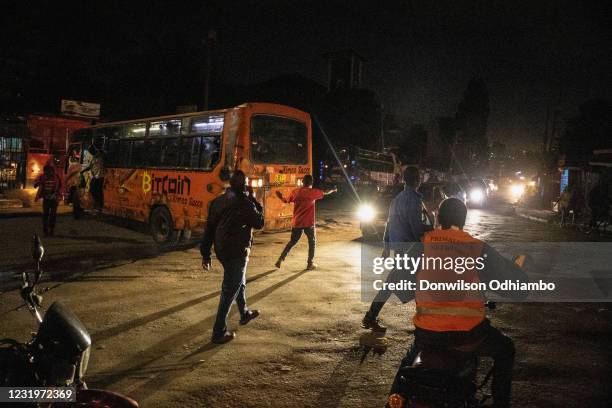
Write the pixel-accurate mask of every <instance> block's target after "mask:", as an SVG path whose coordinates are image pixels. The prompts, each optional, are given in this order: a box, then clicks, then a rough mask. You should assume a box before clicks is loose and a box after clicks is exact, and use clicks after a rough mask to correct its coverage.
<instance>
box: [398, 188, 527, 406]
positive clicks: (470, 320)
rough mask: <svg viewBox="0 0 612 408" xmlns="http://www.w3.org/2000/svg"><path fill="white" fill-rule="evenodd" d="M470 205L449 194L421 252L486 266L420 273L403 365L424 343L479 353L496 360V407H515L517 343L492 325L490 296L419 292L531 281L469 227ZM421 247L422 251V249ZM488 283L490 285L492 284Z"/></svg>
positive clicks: (523, 294) (511, 294)
mask: <svg viewBox="0 0 612 408" xmlns="http://www.w3.org/2000/svg"><path fill="white" fill-rule="evenodd" d="M466 215H467V208H466V206H465V204H464V203H463V202H462V201H461V200H459V199H457V198H448V199H446V200H444V201H443V202H442V203H441V204H440V208H439V215H438V222H439V224H440V225H441V229H436V230H433V231H429V232H426V233H425V234H424V236H423V247H422V251H421V253H422V254H423V257H424V258H425V259H427V258H437V257H441V258H442V259H445V260H446V259H448V258H449V257H450V258H452V259H453V260H458V259H459V258H461V257H463V258H464V259H469V258H473V259H475V260H476V259H480V260H481V262H482V265H483V267H482V268H477V267H476V266H475V265H472V267H471V268H468V267H466V268H465V270H463V271H462V272H461V273H459V271H456V270H453V269H445V268H440V267H439V265H438V266H436V265H435V264H434V266H433V267H430V265H428V266H427V267H426V268H421V270H420V271H418V272H417V273H416V288H417V290H416V291H415V293H414V296H415V301H416V314H415V316H414V318H413V323H414V326H415V346H416V347H415V348H413V349H411V350H410V351H409V352H408V354H407V355H406V357H405V358H404V359H403V360H402V364H401V366H400V367H404V366H410V365H411V364H412V363H413V361H414V357H415V356H416V354H415V353H416V352H417V351H418V350H421V349H423V347H427V346H430V347H435V348H443V349H459V350H462V351H465V350H469V352H471V353H474V354H475V355H477V356H487V357H491V358H493V360H494V363H493V382H492V393H493V403H494V405H493V406H494V407H508V406H509V405H510V391H511V384H512V367H513V365H514V354H515V349H514V342H513V341H512V339H510V337H508V336H506V335H504V334H503V333H502V332H501V331H499V330H498V329H496V328H494V327H493V326H491V324H490V321H489V320H488V319H487V318H486V316H485V304H484V296H483V293H481V292H480V291H462V290H457V291H444V292H442V291H433V290H419V288H420V287H421V286H420V281H421V280H427V281H429V282H438V283H440V282H455V281H457V280H458V279H462V280H463V281H465V282H471V283H478V282H483V283H487V284H488V282H490V281H491V280H494V279H495V280H499V281H500V282H502V281H504V280H512V281H513V282H515V281H517V280H518V281H520V282H526V281H527V276H526V274H525V273H524V272H523V270H522V269H521V268H520V267H519V266H518V265H517V264H515V263H514V262H512V261H509V260H507V259H505V258H504V257H503V256H501V255H500V254H499V253H498V252H497V251H496V250H494V249H493V248H492V247H490V246H488V245H487V244H485V243H484V242H483V241H480V240H478V239H476V238H474V237H472V236H471V235H470V234H468V233H467V232H465V231H464V230H463V226H464V225H465V219H466ZM417 251H419V250H417ZM487 286H488V285H487ZM498 293H500V294H501V295H502V296H505V297H512V298H517V299H522V298H525V297H526V296H527V293H526V292H523V291H512V292H509V291H506V292H503V291H502V292H498ZM399 377H400V373H399V371H398V374H397V375H396V378H395V381H394V384H393V387H392V390H391V393H395V392H397V391H398V390H399Z"/></svg>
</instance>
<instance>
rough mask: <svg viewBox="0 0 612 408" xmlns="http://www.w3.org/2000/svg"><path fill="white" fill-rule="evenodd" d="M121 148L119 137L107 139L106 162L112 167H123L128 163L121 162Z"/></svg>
mask: <svg viewBox="0 0 612 408" xmlns="http://www.w3.org/2000/svg"><path fill="white" fill-rule="evenodd" d="M120 153H121V150H120V147H119V139H110V140H107V141H106V155H105V162H106V165H107V166H110V167H115V166H116V167H123V166H125V164H126V163H121V162H120V157H119V155H120Z"/></svg>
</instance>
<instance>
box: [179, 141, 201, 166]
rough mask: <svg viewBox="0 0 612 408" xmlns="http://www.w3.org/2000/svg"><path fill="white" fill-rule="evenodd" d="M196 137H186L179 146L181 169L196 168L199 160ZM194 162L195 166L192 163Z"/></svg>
mask: <svg viewBox="0 0 612 408" xmlns="http://www.w3.org/2000/svg"><path fill="white" fill-rule="evenodd" d="M198 139H199V138H198V137H186V138H184V139H183V143H182V144H181V162H180V166H181V167H197V163H198V160H199V158H200V144H199V142H198ZM194 162H195V166H194V165H193V163H194Z"/></svg>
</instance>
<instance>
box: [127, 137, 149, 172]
mask: <svg viewBox="0 0 612 408" xmlns="http://www.w3.org/2000/svg"><path fill="white" fill-rule="evenodd" d="M124 141H125V142H129V140H122V142H124ZM131 142H132V152H131V155H130V156H131V157H130V165H131V167H143V166H144V165H146V150H145V141H144V140H132V141H131ZM126 148H127V146H126ZM122 149H123V143H122Z"/></svg>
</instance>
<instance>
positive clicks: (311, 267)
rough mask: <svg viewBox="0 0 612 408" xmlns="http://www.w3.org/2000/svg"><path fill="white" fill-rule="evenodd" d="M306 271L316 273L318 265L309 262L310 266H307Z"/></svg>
mask: <svg viewBox="0 0 612 408" xmlns="http://www.w3.org/2000/svg"><path fill="white" fill-rule="evenodd" d="M306 269H307V270H309V271H314V270H315V269H317V264H316V263H312V262H308V265H306Z"/></svg>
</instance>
